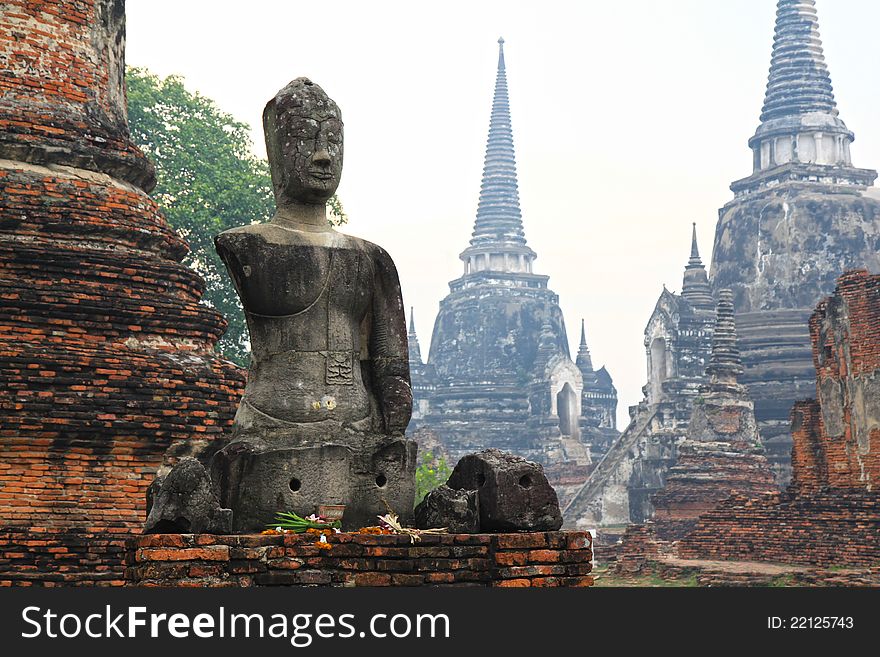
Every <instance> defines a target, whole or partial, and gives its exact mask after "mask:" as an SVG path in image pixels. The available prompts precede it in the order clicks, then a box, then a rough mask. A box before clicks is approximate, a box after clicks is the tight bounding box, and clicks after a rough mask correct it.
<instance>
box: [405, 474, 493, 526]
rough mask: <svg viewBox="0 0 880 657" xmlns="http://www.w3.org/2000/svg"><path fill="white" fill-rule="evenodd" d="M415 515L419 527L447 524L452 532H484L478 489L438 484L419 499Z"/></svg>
mask: <svg viewBox="0 0 880 657" xmlns="http://www.w3.org/2000/svg"><path fill="white" fill-rule="evenodd" d="M415 515H416V527H418V528H419V529H434V528H440V527H445V528H446V529H447V530H448V531H449V532H450V533H452V534H476V533H477V532H479V531H480V503H479V497H478V494H477V491H475V490H464V489H462V490H455V489H452V488H450V487H449V486H447V485H446V484H443V485H441V486H438V487H437V488H435V489H434V490H432V491H431V492H429V493H428V494H427V495H425V499H423V500H422V501H421V502H419V505H418V506H417V507H416V512H415Z"/></svg>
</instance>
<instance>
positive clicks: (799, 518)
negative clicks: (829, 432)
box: [678, 490, 880, 566]
mask: <svg viewBox="0 0 880 657" xmlns="http://www.w3.org/2000/svg"><path fill="white" fill-rule="evenodd" d="M678 556H680V557H682V558H685V559H725V560H733V561H773V562H778V563H802V564H814V565H820V566H841V565H848V566H852V565H856V566H877V565H878V564H880V496H878V495H876V494H873V493H869V492H866V491H848V492H847V493H846V494H841V493H840V491H835V490H826V491H825V492H814V493H810V494H809V495H794V496H793V495H791V494H782V493H779V494H776V495H771V496H768V497H766V498H763V499H761V500H747V499H746V498H745V497H739V496H737V497H733V498H731V499H729V500H727V501H726V502H722V503H721V504H720V505H719V506H718V508H717V509H715V510H714V511H712V512H710V513H708V514H706V515H704V516H703V517H701V518H700V520H699V521H698V523H697V526H696V529H694V530H693V531H692V532H691V533H690V534H689V535H688V536H687V537H685V538H684V539H683V540H682V541H681V542H680V543H679V544H678Z"/></svg>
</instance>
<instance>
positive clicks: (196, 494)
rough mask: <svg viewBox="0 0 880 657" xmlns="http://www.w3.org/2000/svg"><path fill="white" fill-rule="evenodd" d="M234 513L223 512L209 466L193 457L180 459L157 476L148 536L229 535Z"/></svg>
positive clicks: (149, 508) (149, 505)
mask: <svg viewBox="0 0 880 657" xmlns="http://www.w3.org/2000/svg"><path fill="white" fill-rule="evenodd" d="M231 531H232V511H230V510H229V509H221V508H220V504H219V501H218V498H217V492H216V491H215V490H214V487H213V485H212V484H211V478H210V477H209V476H208V473H207V471H206V470H205V466H203V465H202V464H201V463H199V461H197V460H196V459H194V458H192V457H186V458H182V459H180V461H178V462H177V464H176V465H175V466H174V467H173V468H171V471H170V472H169V473H168V474H167V475H165V476H163V477H157V478H156V480H155V481H154V482H153V483H152V484H151V485H150V488H149V490H148V492H147V521H146V523H145V524H144V533H145V534H172V533H180V534H201V533H203V532H207V533H213V534H228V533H230V532H231Z"/></svg>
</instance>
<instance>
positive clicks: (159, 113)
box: [126, 67, 346, 365]
mask: <svg viewBox="0 0 880 657" xmlns="http://www.w3.org/2000/svg"><path fill="white" fill-rule="evenodd" d="M126 82H127V86H128V120H129V125H130V127H131V136H132V139H133V141H134V142H135V143H136V144H137V145H138V146H140V148H141V149H143V151H144V153H146V155H147V157H149V158H150V159H151V160H152V161H153V163H154V164H155V165H156V177H157V185H156V189H155V190H153V192H152V197H153V199H154V200H155V201H156V203H158V204H159V207H160V208H161V210H162V212H163V213H164V214H165V217H166V218H167V219H168V223H169V224H170V225H171V226H172V227H173V228H174V229H175V230H177V232H178V233H179V234H180V235H181V236H182V237H183V238H184V239H185V240H186V241H187V242H188V243H189V245H190V249H191V251H190V254H189V255H188V256H187V258H186V260H185V263H186V264H187V265H188V266H190V267H191V268H192V269H194V270H195V271H197V272H198V273H199V274H200V275H201V276H202V278H204V279H205V284H206V289H205V295H204V297H203V298H202V300H203V301H204V302H205V303H206V304H207V305H209V306H212V307H213V308H215V309H217V311H219V312H220V313H221V314H222V315H223V316H224V317H225V318H226V319H227V321H228V322H229V328H228V329H227V331H226V334H225V335H224V336H223V338H221V340H220V342H219V343H218V345H217V346H218V349H219V350H220V352H221V353H222V354H223V356H225V357H226V358H228V359H229V360H232V361H234V362H236V363H238V364H239V365H246V364H247V360H248V351H249V345H248V334H247V326H246V324H245V320H244V313H243V312H242V309H241V304H240V302H239V300H238V295H237V294H236V292H235V288H234V287H233V286H232V281H231V279H230V278H229V276H228V274H227V273H226V268H225V267H224V265H223V262H222V261H221V260H220V258H219V256H218V255H217V252H216V251H215V250H214V236H215V235H216V234H217V233H219V232H221V231H224V230H226V229H227V228H233V227H235V226H241V225H243V224H246V223H248V222H251V223H253V222H256V221H264V220H266V219H268V218H269V217H270V216H271V215H272V213H273V211H274V208H275V202H274V199H273V196H272V183H271V178H270V176H269V167H268V164H267V163H266V161H265V160H262V159H260V158H258V157H256V156H255V155H254V154H253V150H252V149H253V144H252V142H251V140H250V136H249V135H250V128H249V126H248V125H247V124H246V123H242V122H241V121H237V120H236V119H234V118H233V117H232V116H230V115H229V114H227V113H226V112H223V111H222V110H221V109H219V108H218V107H217V105H216V104H215V103H214V101H213V100H211V99H210V98H206V97H204V96H202V95H201V94H199V93H191V92H189V91H187V89H186V88H185V87H184V81H183V78H181V77H180V76H177V75H171V76H169V77H167V78H165V79H161V78H159V77H158V76H156V75H154V74H152V73H150V72H149V71H148V70H146V69H142V68H132V67H130V68H128V70H127V73H126ZM329 206H330V221H331V223H333V224H337V225H338V224H342V223H345V222H346V217H345V213H344V211H343V209H342V205H341V204H340V202H339V199H338V198H337V197H335V196H334V197H333V198H332V199H331V201H330V204H329Z"/></svg>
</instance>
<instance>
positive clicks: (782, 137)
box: [731, 0, 877, 196]
mask: <svg viewBox="0 0 880 657" xmlns="http://www.w3.org/2000/svg"><path fill="white" fill-rule="evenodd" d="M854 139H855V135H853V133H852V132H851V131H850V130H849V128H847V127H846V124H845V123H844V122H843V121H842V120H841V119H840V118H839V117H838V110H837V102H836V101H835V99H834V89H833V88H832V86H831V74H830V73H829V72H828V66H827V65H826V64H825V53H824V51H823V48H822V40H821V39H820V38H819V19H818V16H817V14H816V2H815V0H779V2H778V5H777V9H776V31H775V35H774V37H773V54H772V56H771V60H770V75H769V77H768V79H767V91H766V94H765V96H764V106H763V107H762V109H761V125H759V126H758V129H757V130H756V131H755V135H754V136H753V137H752V138H751V139H750V140H749V147H750V148H751V149H752V159H753V173H752V175H751V176H749V177H748V178H745V179H743V180H738V181H736V182H734V183H733V184H732V185H731V189H732V190H733V191H734V193H735V194H736V195H737V196H741V195H744V194H751V193H754V192H760V191H762V190H765V189H768V188H771V187H775V186H776V185H778V184H780V183H783V182H788V181H801V182H811V181H812V182H816V181H818V180H819V179H820V178H825V179H826V181H830V182H831V183H833V184H836V185H856V186H859V187H868V186H870V185H872V184H873V182H874V180H875V179H876V177H877V173H876V172H875V171H873V170H871V169H858V168H856V167H854V166H853V165H852V158H851V155H850V144H852V142H853V140H854ZM818 167H825V168H826V171H827V167H833V168H834V172H833V175H831V176H828V175H826V173H824V172H820V171H819V170H818Z"/></svg>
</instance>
